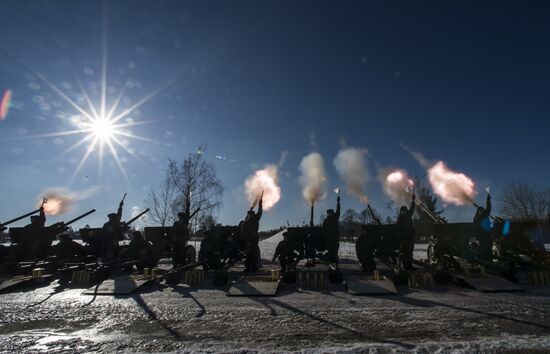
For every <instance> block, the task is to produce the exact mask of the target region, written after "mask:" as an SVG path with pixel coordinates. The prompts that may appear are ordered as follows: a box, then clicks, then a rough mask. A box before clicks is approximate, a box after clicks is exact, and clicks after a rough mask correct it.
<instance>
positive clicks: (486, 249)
mask: <svg viewBox="0 0 550 354" xmlns="http://www.w3.org/2000/svg"><path fill="white" fill-rule="evenodd" d="M490 216H491V195H490V194H487V201H486V205H485V208H483V207H478V208H477V210H476V214H475V216H474V225H475V228H476V233H477V234H476V238H477V241H478V242H479V253H478V256H479V257H480V258H481V259H483V260H487V261H491V260H492V259H493V235H492V233H491V219H490Z"/></svg>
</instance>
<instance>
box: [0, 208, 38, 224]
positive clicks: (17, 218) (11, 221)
mask: <svg viewBox="0 0 550 354" xmlns="http://www.w3.org/2000/svg"><path fill="white" fill-rule="evenodd" d="M39 211H40V209H36V210H35V211H31V212H30V213H27V214H25V215H21V216H19V217H16V218H15V219H11V220H8V221H6V222H4V223H0V226H6V225H9V224H12V223H14V222H16V221H19V220H21V219H24V218H26V217H29V216H31V215H33V214H36V213H38V212H39Z"/></svg>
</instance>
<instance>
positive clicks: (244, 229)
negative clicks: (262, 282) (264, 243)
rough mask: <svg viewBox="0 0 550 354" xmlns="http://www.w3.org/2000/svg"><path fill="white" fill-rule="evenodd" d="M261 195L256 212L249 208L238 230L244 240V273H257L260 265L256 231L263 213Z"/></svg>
mask: <svg viewBox="0 0 550 354" xmlns="http://www.w3.org/2000/svg"><path fill="white" fill-rule="evenodd" d="M262 204H263V193H262V196H261V197H260V201H259V203H258V212H257V213H255V212H254V210H253V209H254V206H252V207H251V208H250V210H249V211H248V213H247V214H246V218H245V219H244V220H243V221H241V223H240V225H239V226H240V229H241V235H242V237H243V240H244V252H245V254H246V255H245V257H246V259H245V268H246V269H245V271H246V272H252V273H254V272H257V271H258V268H259V263H260V257H261V256H260V247H259V246H258V243H259V241H260V239H259V236H258V229H259V228H260V218H261V217H262V212H263V207H262Z"/></svg>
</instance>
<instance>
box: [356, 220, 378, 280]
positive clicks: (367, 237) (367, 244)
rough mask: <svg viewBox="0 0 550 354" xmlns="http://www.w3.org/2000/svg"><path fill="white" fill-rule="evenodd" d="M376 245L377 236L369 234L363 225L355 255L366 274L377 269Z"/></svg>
mask: <svg viewBox="0 0 550 354" xmlns="http://www.w3.org/2000/svg"><path fill="white" fill-rule="evenodd" d="M376 245H377V243H376V235H374V234H369V233H368V232H367V228H366V226H365V225H361V235H360V236H359V238H358V239H357V242H356V243H355V253H356V254H357V258H358V260H359V263H361V265H362V267H363V271H365V272H371V271H373V270H375V269H376V262H375V261H374V253H375V251H376Z"/></svg>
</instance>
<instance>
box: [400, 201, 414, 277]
mask: <svg viewBox="0 0 550 354" xmlns="http://www.w3.org/2000/svg"><path fill="white" fill-rule="evenodd" d="M415 200H416V196H415V195H414V193H413V195H412V201H411V206H410V207H409V209H407V207H406V206H404V205H403V206H402V207H401V209H399V216H398V217H397V234H398V236H399V241H400V247H399V249H400V253H401V261H402V262H403V266H404V267H405V269H407V270H408V269H413V266H412V260H413V251H414V233H415V232H414V227H413V221H412V217H413V214H414V209H415V206H416V203H415Z"/></svg>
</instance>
